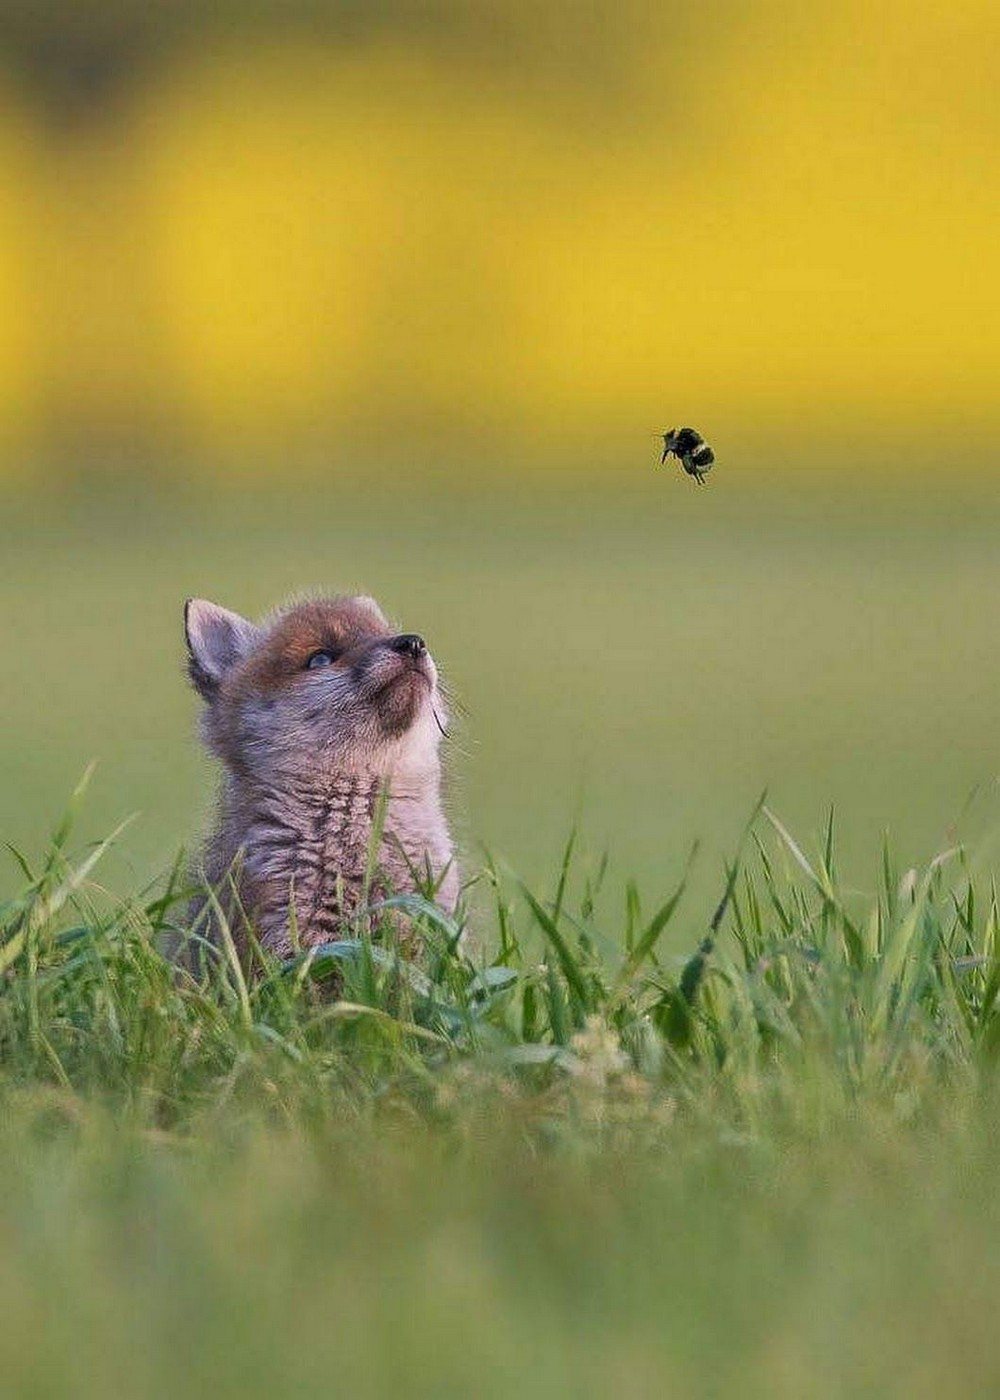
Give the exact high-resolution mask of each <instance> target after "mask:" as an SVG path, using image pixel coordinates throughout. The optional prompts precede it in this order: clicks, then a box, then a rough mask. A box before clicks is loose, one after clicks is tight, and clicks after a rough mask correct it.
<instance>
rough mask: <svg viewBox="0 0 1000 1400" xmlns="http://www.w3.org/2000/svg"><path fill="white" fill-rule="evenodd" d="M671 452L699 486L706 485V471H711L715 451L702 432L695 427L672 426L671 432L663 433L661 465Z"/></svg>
mask: <svg viewBox="0 0 1000 1400" xmlns="http://www.w3.org/2000/svg"><path fill="white" fill-rule="evenodd" d="M671 454H673V456H675V457H676V458H677V460H678V461H679V462H680V464H681V466H682V467H683V468H684V470H685V471H686V472H687V474H688V476H693V477H694V479H695V481H697V483H698V485H699V486H704V484H705V473H706V472H707V471H711V468H712V463H713V462H714V461H715V453H714V452H713V451H712V449H711V448H710V447H709V445H708V443H707V442H706V441H705V439H704V438H703V437H702V435H701V433H697V432H695V430H694V428H671V429H670V431H669V433H664V434H663V456H662V457H661V458H660V465H661V466H662V465H663V463H664V462H665V461H666V460H667V458H668V457H669V456H670V455H671Z"/></svg>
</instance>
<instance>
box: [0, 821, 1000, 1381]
mask: <svg viewBox="0 0 1000 1400" xmlns="http://www.w3.org/2000/svg"><path fill="white" fill-rule="evenodd" d="M77 805H78V802H77ZM73 815H74V814H73V813H71V817H72V816H73ZM120 839H122V840H123V841H127V840H128V839H129V838H128V836H127V835H126V836H123V837H122V838H120ZM73 842H74V838H73V832H72V822H71V820H70V819H67V820H66V821H64V822H63V823H62V824H61V825H60V827H59V828H58V830H57V831H56V833H55V834H54V837H53V840H52V842H51V843H50V845H49V847H48V849H47V851H46V853H45V854H44V856H43V858H41V859H40V860H38V861H37V862H33V861H32V860H31V859H29V858H26V857H25V856H23V855H17V854H15V856H14V859H15V861H16V865H17V868H18V871H19V877H20V878H19V887H18V890H17V893H16V894H15V895H14V896H13V897H12V898H11V900H10V901H9V902H8V903H7V904H6V905H5V906H4V907H3V909H2V910H0V965H2V968H3V980H2V983H0V1056H2V1063H3V1070H2V1076H0V1150H2V1152H3V1161H4V1164H5V1170H4V1190H3V1192H2V1193H0V1245H2V1247H0V1307H2V1309H3V1313H4V1319H5V1326H4V1328H3V1329H2V1330H0V1366H2V1368H3V1375H4V1388H5V1392H6V1393H10V1394H17V1395H21V1394H23V1395H32V1396H35V1395H50V1394H51V1395H65V1394H81V1395H95V1396H97V1395H100V1396H108V1395H122V1396H129V1397H134V1396H145V1395H155V1396H159V1395H162V1396H176V1395H178V1394H181V1393H183V1394H194V1395H201V1394H205V1395H208V1394H212V1395H218V1394H222V1395H228V1394H233V1395H236V1394H240V1395H243V1396H247V1395H251V1396H252V1395H258V1394H259V1395H262V1396H263V1395H268V1394H270V1395H273V1394H275V1393H279V1394H296V1395H299V1394H316V1395H321V1394H329V1393H331V1392H333V1393H343V1394H350V1395H390V1394H391V1395H428V1396H431V1395H434V1396H440V1395H454V1396H466V1395H470V1394H477V1395H479V1394H482V1395H488V1396H491V1395H497V1396H506V1395H514V1394H522V1393H527V1394H546V1395H550V1394H567V1395H570V1394H573V1395H576V1394H583V1395H594V1396H597V1395H604V1394H607V1393H608V1391H609V1390H617V1391H620V1392H623V1393H625V1394H627V1395H661V1394H676V1395H684V1396H686V1395H692V1394H705V1395H710V1394H720V1393H739V1394H746V1395H762V1396H763V1395H787V1396H795V1397H798V1396H802V1395H824V1396H825V1395H855V1394H858V1393H873V1394H892V1395H900V1396H902V1395H913V1394H931V1393H933V1394H936V1395H942V1394H944V1395H956V1396H957V1395H966V1394H970V1393H990V1392H991V1391H992V1390H993V1389H995V1388H996V1386H997V1385H998V1384H1000V1362H998V1361H997V1355H996V1349H995V1347H994V1345H993V1339H992V1324H991V1320H990V1319H991V1317H992V1313H993V1311H994V1309H995V1305H996V1299H997V1290H998V1287H1000V1262H998V1257H997V1252H996V1249H995V1239H996V1229H997V1225H998V1224H1000V1219H998V1216H1000V1207H998V1196H997V1193H996V1190H995V1161H996V1151H997V1147H998V1145H1000V1144H998V1126H1000V1117H998V1112H997V1109H998V1106H1000V1100H998V1095H997V1088H998V1086H997V1082H996V1060H997V1052H998V1050H1000V1000H998V993H1000V944H998V940H997V925H998V919H1000V914H998V908H997V894H996V890H995V888H994V885H993V882H992V878H991V875H990V871H989V866H988V862H987V861H985V860H983V859H982V858H980V857H978V856H977V855H976V853H975V852H971V851H967V850H965V849H964V848H963V847H962V846H961V844H957V845H955V846H953V847H952V848H950V849H947V850H942V851H941V852H939V853H938V854H937V856H936V857H935V858H934V859H933V860H932V861H930V862H928V863H927V865H926V866H925V867H923V868H918V869H911V868H906V867H902V866H897V865H896V863H895V862H894V859H893V857H892V854H891V852H889V851H888V850H886V849H884V850H883V851H881V852H879V853H878V854H877V857H876V858H875V859H874V860H873V862H872V865H873V872H874V873H873V879H872V883H871V885H870V888H869V889H868V890H867V891H866V892H862V891H857V890H852V889H850V888H847V887H845V886H844V885H843V884H842V882H841V880H840V877H839V875H838V862H837V856H836V839H835V830H834V823H833V821H832V819H831V821H830V822H829V823H828V824H827V827H826V829H825V832H824V835H823V838H822V839H821V841H820V842H819V844H818V845H817V847H816V848H815V849H812V850H808V851H806V850H804V849H803V848H802V847H801V846H800V845H799V844H798V843H797V842H796V840H795V839H794V837H793V836H792V835H791V834H790V833H789V832H788V831H787V829H786V828H785V826H784V824H783V823H782V822H781V820H780V818H778V817H777V816H776V815H775V814H774V813H772V812H771V811H770V809H769V808H767V807H761V808H758V809H755V810H754V812H753V813H752V815H751V818H750V820H749V822H748V823H747V827H746V830H745V832H744V835H743V837H742V838H741V839H740V840H738V841H737V843H736V844H735V845H734V848H733V851H732V852H731V855H730V858H729V859H728V860H727V862H726V863H725V866H724V868H723V869H721V870H719V871H718V872H717V877H716V883H717V885H718V888H717V890H716V893H715V896H714V897H713V898H712V899H711V900H710V901H709V902H708V903H706V904H701V903H700V902H699V898H698V896H697V895H696V893H695V892H694V890H693V889H692V888H691V887H690V886H689V885H688V883H687V882H686V878H685V877H684V876H683V875H682V877H681V878H680V880H679V882H678V885H677V888H676V889H675V890H673V891H672V892H671V893H670V895H669V896H668V897H667V898H666V900H664V901H663V902H660V903H658V904H653V905H647V904H646V903H645V902H644V900H643V899H642V897H641V893H640V891H639V890H638V889H637V887H636V886H635V884H634V883H632V882H627V883H626V885H625V886H624V888H620V889H619V888H615V887H614V885H613V883H611V882H610V877H609V876H608V874H607V867H606V864H605V863H604V862H600V861H598V862H596V863H594V862H590V861H588V860H587V859H586V857H580V856H578V855H577V854H576V850H575V844H574V843H573V842H570V843H568V844H567V846H566V849H565V855H564V858H563V860H562V862H561V863H560V864H559V866H558V867H557V869H556V871H555V873H554V876H553V877H552V878H550V880H549V881H548V882H546V884H545V885H544V886H537V887H535V888H533V889H529V888H527V887H525V886H524V885H522V884H521V882H520V881H519V880H518V879H517V878H516V876H514V875H512V874H510V873H505V872H504V871H502V870H498V869H497V868H496V867H495V866H492V865H490V864H487V865H485V866H484V868H483V869H482V870H481V871H480V872H479V883H480V886H481V896H482V898H481V900H480V908H481V910H485V909H487V908H488V909H489V910H490V913H489V915H488V916H487V915H486V914H485V913H483V912H481V913H480V914H479V928H478V930H477V935H476V939H475V946H474V950H473V951H472V952H468V953H467V952H466V951H464V945H462V944H459V943H458V941H457V938H456V935H457V933H458V929H457V928H456V927H452V926H451V925H449V923H448V922H447V921H446V920H444V919H442V918H441V917H439V916H436V915H434V914H433V913H432V911H430V910H429V909H428V908H427V907H426V906H425V905H424V904H423V903H422V902H421V901H420V900H419V899H412V900H409V901H405V902H404V909H405V912H406V914H407V916H408V917H409V918H411V919H412V920H413V921H414V922H415V923H416V924H417V926H418V927H419V928H420V930H421V932H422V935H423V942H424V946H425V950H426V951H425V955H424V957H423V959H422V961H421V964H420V965H419V966H418V967H415V966H413V965H410V964H407V963H403V962H401V961H400V960H398V959H397V958H396V957H395V956H394V953H393V950H392V947H391V944H388V943H387V942H386V941H385V937H386V935H385V933H384V931H383V930H380V927H379V921H378V911H377V910H373V911H370V912H369V913H368V914H366V915H364V916H363V917H362V918H361V919H359V921H358V923H357V924H356V925H354V926H352V927H350V928H346V929H345V930H344V937H343V939H341V940H340V941H339V942H338V943H336V944H333V945H329V946H328V947H327V948H326V949H324V950H322V952H320V953H318V954H315V955H313V956H312V957H311V958H305V959H303V958H298V959H294V960H292V961H291V962H289V963H287V964H278V963H275V962H273V961H268V960H267V959H266V958H264V957H263V956H258V958H257V960H256V964H255V966H254V967H253V968H252V969H250V971H251V972H252V975H250V976H246V975H244V972H245V970H244V969H241V968H240V967H238V966H237V965H236V964H235V963H234V962H233V961H231V960H230V959H229V958H227V957H226V956H225V954H222V955H220V956H218V957H217V958H214V959H209V962H208V965H207V966H206V968H205V969H204V971H203V972H202V973H201V974H200V976H199V977H198V978H194V977H191V976H180V977H178V976H176V975H175V973H174V972H173V970H172V968H171V967H170V966H169V965H168V964H167V963H166V962H165V961H164V959H163V958H162V956H161V955H160V953H159V952H158V951H157V944H158V942H159V941H160V940H161V939H162V938H163V937H165V936H168V935H170V934H171V933H175V932H177V931H182V932H183V931H184V914H183V910H184V902H185V898H186V891H185V889H184V888H183V886H184V879H183V875H182V873H181V868H180V866H178V867H177V868H175V869H174V871H173V872H172V873H171V874H170V875H169V876H165V877H163V878H161V879H160V880H159V881H157V882H156V883H155V885H154V886H153V887H151V888H148V889H147V890H145V891H144V892H141V893H130V894H127V895H126V896H124V897H116V896H114V895H112V894H110V893H109V892H108V891H107V890H105V889H104V888H103V887H101V886H100V885H99V884H98V883H97V881H98V877H99V873H100V869H101V861H102V859H103V858H104V855H105V847H104V846H103V845H98V846H94V847H89V846H88V847H87V848H86V849H83V850H81V851H75V850H74V845H73ZM668 934H671V935H672V939H671V943H670V945H669V946H671V947H674V948H679V949H681V950H682V951H680V952H678V953H676V954H674V953H671V952H669V951H667V947H668V945H667V941H666V940H667V936H668ZM333 969H336V972H337V981H336V984H335V987H334V988H333V990H331V983H330V981H329V975H330V973H331V970H333ZM324 987H325V991H324V990H323V989H324Z"/></svg>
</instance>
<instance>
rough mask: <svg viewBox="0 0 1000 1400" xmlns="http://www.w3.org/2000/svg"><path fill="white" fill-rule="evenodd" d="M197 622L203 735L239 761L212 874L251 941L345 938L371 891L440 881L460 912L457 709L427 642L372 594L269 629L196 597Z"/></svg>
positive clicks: (299, 614) (278, 620) (193, 666)
mask: <svg viewBox="0 0 1000 1400" xmlns="http://www.w3.org/2000/svg"><path fill="white" fill-rule="evenodd" d="M184 624H185V632H186V634H187V647H188V671H189V674H190V677H191V681H192V683H193V685H194V687H195V689H196V690H197V691H198V693H199V695H200V696H201V697H202V699H203V700H204V701H205V711H204V715H203V718H202V736H203V738H204V740H205V742H206V744H207V745H208V748H209V749H210V750H211V751H212V752H213V753H214V754H215V755H216V756H217V757H218V758H220V759H221V760H222V763H223V765H224V773H223V780H222V787H221V793H220V799H219V812H218V820H217V824H216V827H215V830H214V832H213V834H212V836H211V837H210V839H209V841H208V845H207V848H206V850H205V854H204V870H203V872H201V873H202V875H203V878H204V879H205V881H206V882H207V883H208V884H209V885H211V886H212V887H214V888H216V889H217V890H219V891H220V900H221V902H222V904H223V907H224V909H225V910H226V913H227V917H228V918H229V920H230V925H231V928H232V930H233V934H234V938H235V940H236V943H237V947H238V948H239V949H240V951H241V952H242V951H245V948H246V935H247V928H246V924H247V923H249V924H250V926H251V928H252V930H253V933H254V935H255V936H256V938H257V939H258V940H259V941H260V944H261V946H262V947H264V948H265V949H267V950H268V951H269V952H271V953H274V954H276V955H277V956H279V957H287V956H289V955H290V954H291V953H292V952H293V951H294V945H295V944H296V943H298V945H299V946H301V947H308V946H310V945H312V944H316V943H325V942H329V941H331V940H333V939H336V938H341V937H343V936H344V934H345V925H346V923H347V922H348V921H349V920H350V918H351V916H352V914H354V913H356V912H357V910H358V908H359V906H361V904H362V902H363V901H367V902H368V903H371V902H373V901H376V900H378V899H379V898H380V897H384V896H385V895H387V894H391V893H399V892H404V891H412V890H415V889H417V888H418V887H423V888H426V887H427V885H428V884H429V885H431V886H433V887H436V889H437V893H436V896H435V897H436V899H437V902H438V903H439V904H441V905H442V906H443V907H444V908H445V909H447V910H449V911H451V910H453V909H454V906H455V902H456V900H457V897H458V873H457V871H456V868H455V864H454V860H453V855H452V846H451V840H450V837H449V835H448V827H447V824H446V822H445V817H444V812H443V809H442V806H441V792H440V789H441V767H440V762H439V757H438V746H439V744H440V742H441V734H442V733H443V731H444V718H443V717H444V714H445V707H444V703H443V700H442V696H441V692H440V690H439V689H438V683H437V670H436V667H435V665H434V662H433V660H432V658H431V654H430V652H429V651H428V650H427V647H426V645H425V644H424V640H423V638H422V637H419V636H417V635H416V634H415V633H412V632H405V633H402V634H397V633H394V632H393V630H392V628H391V627H390V626H389V624H388V623H387V622H386V620H385V617H384V616H383V615H382V612H381V611H380V609H379V607H378V604H377V603H376V602H375V601H374V600H373V599H372V598H364V597H354V598H352V597H338V598H317V599H314V600H311V601H308V602H302V603H298V604H296V605H294V606H291V607H289V608H287V609H285V610H283V611H280V612H278V613H276V614H275V615H274V616H273V617H272V618H270V619H269V620H268V621H266V622H264V623H263V624H261V625H259V626H258V625H255V624H254V623H252V622H248V621H247V620H246V618H243V617H240V616H239V614H237V613H234V612H229V611H227V609H225V608H221V607H218V606H217V605H216V604H215V603H209V602H206V601H204V600H203V599H200V598H193V599H190V600H189V601H188V603H187V604H186V606H185V610H184ZM379 820H381V837H380V841H379V846H378V850H377V851H373V850H372V846H373V842H374V832H375V828H376V825H377V823H378V822H379ZM230 880H231V882H232V884H233V885H234V886H235V892H233V891H232V890H231V891H230V893H229V895H228V897H227V895H226V894H225V893H224V892H225V890H226V886H227V881H230ZM204 902H205V901H204V900H202V901H201V908H202V909H203V908H204ZM195 912H197V909H196V911H195ZM404 932H405V930H404ZM211 934H212V930H211V928H210V929H209V936H210V937H211ZM348 936H350V934H349V935H348Z"/></svg>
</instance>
